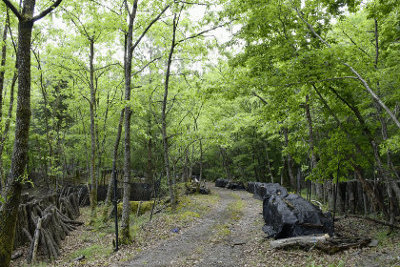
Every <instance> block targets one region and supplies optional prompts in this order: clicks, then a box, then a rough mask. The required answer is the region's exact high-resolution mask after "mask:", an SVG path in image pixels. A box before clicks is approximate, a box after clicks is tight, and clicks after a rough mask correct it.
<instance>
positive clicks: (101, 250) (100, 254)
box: [69, 244, 113, 261]
mask: <svg viewBox="0 0 400 267" xmlns="http://www.w3.org/2000/svg"><path fill="white" fill-rule="evenodd" d="M112 252H113V249H112V248H111V247H110V246H103V245H100V244H94V245H92V246H89V247H86V248H83V249H80V250H77V251H75V252H73V253H72V254H71V255H70V257H69V259H70V260H73V259H75V258H77V257H80V256H82V255H84V256H85V261H86V260H98V259H99V258H106V257H108V256H109V255H110V254H111V253H112Z"/></svg>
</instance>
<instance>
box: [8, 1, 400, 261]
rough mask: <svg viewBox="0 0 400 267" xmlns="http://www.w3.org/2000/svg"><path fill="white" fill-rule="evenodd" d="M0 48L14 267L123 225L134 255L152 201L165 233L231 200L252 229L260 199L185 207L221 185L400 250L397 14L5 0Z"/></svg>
mask: <svg viewBox="0 0 400 267" xmlns="http://www.w3.org/2000/svg"><path fill="white" fill-rule="evenodd" d="M0 38H1V39H0V57H1V59H0V266H7V267H8V266H10V264H11V265H13V264H14V266H19V264H22V263H21V262H19V263H18V262H17V263H15V262H14V263H13V261H12V260H11V259H12V258H13V260H14V258H16V257H14V256H15V255H14V254H15V253H14V252H15V251H16V250H17V249H18V247H19V246H20V245H22V244H24V245H25V246H27V245H26V244H28V247H29V248H28V255H27V256H26V255H24V257H25V258H26V260H27V262H28V264H30V263H31V262H39V261H41V260H38V259H36V257H37V258H39V259H43V260H44V261H48V260H50V261H49V262H53V263H54V260H56V259H57V258H58V257H62V252H61V251H62V247H63V245H61V244H62V242H64V241H63V240H64V239H65V238H66V236H67V235H69V234H71V233H72V235H74V234H73V232H74V231H75V230H76V229H82V227H91V229H101V227H105V226H104V225H107V227H109V228H110V229H111V230H110V233H108V234H109V235H110V236H112V234H113V227H114V221H113V220H114V216H115V218H118V219H119V225H118V226H117V229H119V237H117V239H116V240H115V239H112V238H113V237H110V238H109V241H110V242H108V241H107V242H108V243H107V244H106V245H105V244H103V243H101V242H100V241H99V242H100V243H101V244H102V245H103V246H108V247H110V250H112V248H113V246H114V249H115V246H116V244H115V242H116V243H117V248H118V243H119V244H120V245H121V246H122V250H123V251H124V249H125V250H126V247H129V246H132V243H134V244H137V243H140V242H139V241H138V240H139V239H138V238H139V237H138V236H141V234H140V233H139V232H140V231H141V230H140V229H142V230H143V229H145V228H146V226H143V225H141V226H138V225H137V223H138V222H140V223H142V222H141V220H144V219H140V218H141V217H140V216H139V215H140V212H141V211H140V209H142V210H143V212H145V210H146V208H149V207H150V206H151V203H153V201H154V203H153V206H152V207H151V208H149V209H148V213H150V210H151V215H150V220H152V217H153V215H154V216H155V217H156V216H159V217H157V218H160V217H162V216H164V215H163V214H164V213H165V214H167V213H168V214H172V215H171V216H178V217H179V216H180V217H179V218H181V219H182V218H184V219H183V220H186V219H187V218H186V217H185V216H192V217H193V218H192V219H190V220H193V221H196V220H197V219H201V218H196V217H202V216H208V215H206V214H207V211H206V210H207V209H211V213H210V214H212V212H213V211H214V209H213V208H210V207H211V206H213V205H217V204H216V203H217V202H218V201H219V202H218V203H220V202H221V201H222V202H221V203H224V200H225V199H224V198H225V197H226V198H232V199H230V201H233V202H232V203H236V204H232V205H231V204H227V206H228V208H229V209H230V212H232V214H234V215H232V216H233V217H232V218H235V216H236V215H237V216H239V215H238V214H241V215H240V216H250V215H249V214H250V213H249V212H247V210H248V211H250V210H252V209H253V206H252V205H254V206H256V204H254V202H251V201H250V200H249V202H246V201H247V200H246V201H245V200H243V199H247V198H246V197H244V195H242V194H244V193H245V192H243V193H238V194H239V196H236V198H238V199H236V198H234V197H233V196H231V195H229V194H236V193H223V192H222V191H221V192H222V193H221V192H220V191H218V190H220V189H215V190H217V191H216V192H220V193H218V194H220V195H219V196H215V194H214V193H212V194H211V195H209V196H204V197H203V198H201V195H197V194H195V195H194V196H193V199H192V198H190V199H191V200H189V198H188V196H185V194H184V193H183V192H184V191H185V188H186V193H187V192H188V189H190V186H194V187H196V188H195V189H194V191H196V192H197V193H198V192H199V190H200V189H204V188H205V187H212V186H211V183H213V182H215V181H216V180H217V179H219V178H223V179H226V180H229V181H233V182H234V183H237V184H241V185H243V187H244V188H247V189H248V188H249V185H250V184H251V183H253V182H260V183H271V184H273V183H279V184H280V185H281V186H283V187H285V188H286V189H287V190H288V192H290V193H293V194H294V193H295V194H299V195H301V196H303V197H304V198H305V199H307V200H308V201H311V202H312V203H314V204H316V203H317V204H318V205H319V206H320V207H322V209H323V210H324V211H330V212H331V213H333V216H334V217H335V213H336V214H339V215H346V216H347V215H349V216H350V215H351V216H353V215H354V216H360V217H363V218H364V217H365V218H369V220H373V221H375V222H376V223H377V224H380V225H386V226H385V227H389V228H390V231H389V233H388V235H389V234H391V233H392V232H396V231H397V237H396V238H397V239H396V240H400V239H399V236H400V235H399V234H398V229H400V228H399V223H400V158H399V155H400V122H399V120H400V90H399V86H400V76H399V73H400V65H399V62H400V2H399V1H397V0H301V1H300V0H277V1H271V0H190V1H183V0H114V1H107V0H79V1H78V0H41V1H36V0H20V1H16V0H1V1H0ZM204 190H205V191H207V190H208V189H207V188H205V189H204ZM189 191H190V190H189ZM192 191H193V190H192ZM213 191H214V189H212V192H213ZM196 192H195V193H196ZM208 192H209V191H207V192H206V193H208ZM233 192H234V191H233ZM192 193H193V192H192ZM146 194H147V195H146ZM218 194H217V195H218ZM144 195H146V197H144ZM85 197H86V199H85ZM217 198H218V199H219V200H218V199H217ZM240 198H242V200H240ZM185 201H188V203H189V204H188V203H186V202H185ZM243 201H244V202H243ZM253 201H255V200H253ZM264 201H265V200H264ZM83 202H85V203H83ZM147 202H148V203H147ZM156 202H157V203H158V204H157V205H158V206H156V207H155V203H156ZM245 202H246V203H251V204H248V205H249V206H246V205H247V204H246V205H245V204H244V203H245ZM134 203H136V208H135V209H134V208H133V206H132V205H133V204H134ZM138 203H139V204H138ZM185 203H186V204H185ZM194 203H196V204H194ZM256 203H258V202H256ZM145 204H148V205H149V206H146V205H145ZM138 205H139V206H138ZM185 205H189V206H190V205H193V206H196V205H197V206H196V209H197V210H196V211H195V212H194V211H191V210H188V211H185V208H182V207H186V206H185ZM207 205H208V206H207ZM243 205H245V206H246V207H242V206H243ZM257 205H259V207H258V210H257V208H255V207H254V214H259V213H260V212H262V209H263V204H262V203H261V202H260V203H259V204H257ZM117 206H118V207H117ZM231 206H232V207H231ZM113 207H114V208H113ZM157 207H159V208H157ZM207 207H208V208H207ZM182 209H183V210H184V211H182ZM238 210H240V212H239V211H238ZM190 212H192V213H190ZM246 212H247V213H246ZM110 213H111V215H110ZM148 213H146V214H148ZM194 213H195V215H196V216H194V215H193V214H194ZM235 214H236V215H235ZM246 214H247V215H246ZM197 215H198V216H197ZM82 216H83V217H82ZM165 216H167V215H165ZM240 216H239V217H240ZM251 216H252V215H251ZM239 217H237V219H238V218H239ZM157 218H156V219H153V220H159V219H157ZM173 218H175V219H176V218H177V217H173ZM232 218H231V219H232ZM260 218H261V219H262V216H261V215H260ZM169 220H174V219H169ZM232 220H235V219H232ZM238 220H239V219H238ZM255 220H256V219H255ZM359 220H364V219H361V218H359V219H358V221H359ZM356 221H357V220H356ZM358 221H357V222H358ZM190 222H192V221H190ZM143 223H144V222H143ZM186 223H187V224H189V222H186V221H185V224H186ZM249 225H250V224H249ZM147 226H148V225H147ZM46 227H47V228H46ZM154 227H156V228H157V227H158V226H154ZM171 227H172V226H171ZM251 227H254V226H249V228H251ZM181 228H182V229H183V228H184V227H183V226H179V227H175V228H174V229H175V230H174V231H175V232H179V231H180V229H181ZM217 228H218V227H217ZM85 229H86V228H85ZM176 229H177V230H176ZM218 229H219V230H218V231H219V233H220V235H224V233H225V234H226V232H227V231H228V230H229V232H233V230H232V229H228V230H226V229H225V228H223V227H222V228H221V229H222V230H221V229H220V228H218ZM224 229H225V230H226V231H225V232H224ZM396 229H397V230H396ZM77 231H80V230H77ZM143 231H144V230H143ZM149 231H150V230H149ZM152 231H155V232H157V231H156V230H154V229H152ZM198 231H200V230H198ZM218 231H217V232H218ZM254 231H255V230H254ZM257 231H259V232H260V233H259V234H260V235H261V234H262V231H261V228H260V229H257ZM157 233H158V232H157ZM169 234H171V233H169ZM198 234H199V235H201V232H199V233H198ZM52 235H53V237H52ZM158 235H161V234H160V233H158ZM238 236H239V235H238ZM141 238H144V237H141ZM154 238H156V237H154ZM157 238H158V237H157ZM192 238H193V239H195V238H196V237H195V236H193V237H192ZM235 238H236V237H235ZM235 238H234V239H235ZM237 238H239V237H237ZM237 238H236V239H235V242H234V245H233V246H232V248H233V247H235V248H234V249H239V248H238V246H240V245H242V243H243V244H244V243H246V244H247V245H249V242H248V241H246V242H244V241H243V242H241V241H240V242H239V241H237ZM239 239H240V238H239ZM99 240H100V239H99ZM107 240H108V239H107ZM143 240H147V239H146V238H144V239H143ZM143 240H142V243H146V242H145V241H143ZM215 240H217V241H218V242H217V241H216V243H218V244H219V243H220V242H219V241H221V240H220V239H219V238H216V239H215ZM240 240H241V239H240ZM111 241H112V242H111ZM113 243H114V245H113ZM237 244H239V245H237ZM393 246H394V248H393V249H395V250H396V249H400V247H399V245H398V243H397V244H395V245H393ZM203 249H204V250H205V251H207V249H206V248H203ZM137 250H138V249H137ZM235 251H236V250H235ZM13 253H14V254H13ZM124 253H127V252H126V251H125V252H124ZM199 253H200V252H199ZM36 254H37V256H36ZM200 254H201V253H200ZM76 255H77V254H76ZM77 256H80V255H77ZM86 257H87V256H86ZM121 257H122V256H121ZM125 257H126V255H125ZM166 257H168V255H167V256H166ZM304 257H306V256H304ZM81 260H83V261H84V259H83V258H82V259H78V261H81ZM113 260H115V258H113ZM111 263H113V262H108V263H107V264H111ZM114 263H115V262H114ZM336 263H337V262H336ZM396 263H397V264H400V259H399V258H398V259H397V262H396ZM24 264H25V263H24ZM63 264H64V263H55V266H62V265H63ZM107 264H106V263H104V262H102V263H101V266H106V265H107ZM179 264H181V265H179ZM179 264H170V265H168V266H244V265H235V264H233V263H232V264H233V265H229V264H228V263H226V264H227V265H209V264H206V263H203V265H202V263H201V261H200V263H193V262H191V263H190V264H189V263H187V262H186V263H185V264H187V265H185V264H184V263H179ZM192 264H193V265H192ZM196 264H197V265H196ZM291 264H293V266H302V264H299V263H296V264H297V265H296V264H295V263H291ZM303 264H304V266H311V265H309V264H310V263H309V262H308V263H303ZM307 264H308V265H307ZM321 264H322V265H321V266H325V265H323V264H324V263H321ZM392 264H393V263H392ZM66 266H69V265H66ZM71 266H75V265H74V263H73V264H72V265H71ZM89 266H91V265H89ZM129 266H142V265H134V264H133V265H129ZM149 266H153V265H151V264H150V265H149ZM154 266H158V265H154ZM249 266H253V265H249ZM254 266H261V265H254ZM262 266H264V265H262ZM270 266H278V265H273V264H271V265H270ZM279 266H280V265H279ZM285 266H289V265H285ZM290 266H292V265H290ZM312 266H314V265H312ZM315 266H317V265H315ZM318 266H319V265H318ZM326 266H327V265H326ZM335 266H336V265H335ZM338 266H339V265H338ZM340 266H344V265H340ZM346 266H347V265H346ZM349 266H350V265H349ZM381 266H383V265H381ZM387 266H396V265H387Z"/></svg>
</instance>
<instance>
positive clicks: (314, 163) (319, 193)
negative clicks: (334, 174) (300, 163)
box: [296, 95, 323, 199]
mask: <svg viewBox="0 0 400 267" xmlns="http://www.w3.org/2000/svg"><path fill="white" fill-rule="evenodd" d="M309 98H310V97H309V95H306V102H305V104H304V109H305V111H306V119H307V124H308V144H309V146H310V154H311V158H310V160H311V171H312V170H313V169H314V168H315V167H316V166H317V158H316V156H315V149H314V144H315V140H314V133H313V125H312V118H311V112H310V104H309V101H310V99H309ZM315 191H316V194H317V198H318V199H322V198H323V189H322V184H320V183H319V182H318V181H316V183H315ZM296 193H297V189H296Z"/></svg>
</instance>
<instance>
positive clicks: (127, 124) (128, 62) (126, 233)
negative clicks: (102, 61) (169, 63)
mask: <svg viewBox="0 0 400 267" xmlns="http://www.w3.org/2000/svg"><path fill="white" fill-rule="evenodd" d="M137 5H138V0H135V1H134V3H133V7H132V12H129V10H128V9H127V12H128V13H129V22H128V32H127V34H126V40H125V53H124V56H125V58H124V74H125V101H126V103H127V105H126V106H125V121H124V128H125V140H124V196H123V203H122V219H121V243H122V244H128V243H130V242H131V239H132V237H131V233H130V226H129V224H130V222H129V215H130V203H129V199H130V190H131V186H130V182H131V115H132V111H131V108H130V105H129V103H130V100H131V88H132V87H131V81H132V79H131V76H132V57H133V50H132V38H133V22H134V20H135V17H136V11H137Z"/></svg>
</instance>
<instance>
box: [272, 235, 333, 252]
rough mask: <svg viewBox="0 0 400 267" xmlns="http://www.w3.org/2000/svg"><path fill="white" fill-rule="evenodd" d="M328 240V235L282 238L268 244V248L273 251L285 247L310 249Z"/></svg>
mask: <svg viewBox="0 0 400 267" xmlns="http://www.w3.org/2000/svg"><path fill="white" fill-rule="evenodd" d="M328 238H329V235H327V234H325V235H319V236H296V237H289V238H282V239H278V240H273V241H271V242H270V247H271V248H274V249H281V248H287V247H293V246H298V247H302V248H310V247H312V246H315V245H316V244H317V243H318V242H324V241H326V240H327V239H328Z"/></svg>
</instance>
